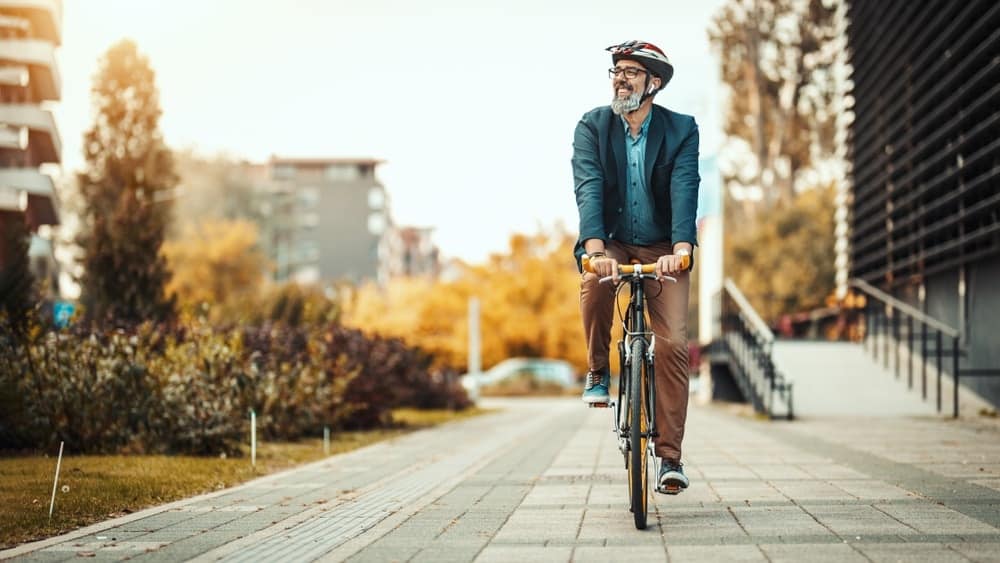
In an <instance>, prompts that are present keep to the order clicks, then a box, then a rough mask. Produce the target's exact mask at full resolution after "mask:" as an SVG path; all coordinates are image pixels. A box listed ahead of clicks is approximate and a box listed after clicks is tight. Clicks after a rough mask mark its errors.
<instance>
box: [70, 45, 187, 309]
mask: <svg viewBox="0 0 1000 563" xmlns="http://www.w3.org/2000/svg"><path fill="white" fill-rule="evenodd" d="M91 95H92V100H93V105H94V109H95V113H96V115H95V119H94V125H93V127H91V129H90V130H88V131H87V132H86V134H85V135H84V154H85V157H86V168H85V171H84V172H83V173H82V174H80V177H79V184H80V190H81V195H82V198H83V201H84V210H83V217H82V221H83V229H82V234H81V236H80V237H79V240H78V242H79V244H80V246H81V247H82V248H83V252H84V256H83V266H84V274H83V277H82V279H81V289H82V295H81V300H82V302H83V304H84V308H85V314H86V317H87V318H88V319H89V320H91V321H98V322H113V323H116V324H125V325H132V324H135V323H138V322H142V321H145V320H151V321H159V322H163V321H169V320H171V319H172V318H173V317H174V309H175V304H174V299H173V298H172V297H168V296H167V294H166V293H165V291H164V288H165V286H166V284H167V282H168V280H169V279H170V272H169V271H168V268H167V262H166V259H165V258H164V256H163V255H162V254H161V252H160V247H161V245H162V244H163V239H164V234H165V230H166V228H167V226H168V224H169V221H170V211H171V198H172V197H173V193H172V190H173V188H174V187H175V186H176V185H177V177H176V175H175V173H174V165H173V158H172V155H171V153H170V151H169V150H168V149H167V147H166V146H165V145H164V143H163V139H162V136H161V134H160V131H159V129H158V122H159V119H160V114H161V112H160V105H159V94H158V92H157V89H156V84H155V81H154V73H153V69H152V68H151V67H150V64H149V61H148V59H147V58H146V57H145V56H143V55H142V54H140V53H139V51H138V49H137V47H136V45H135V43H133V42H132V41H130V40H123V41H121V42H119V43H117V44H115V45H113V46H112V47H111V48H110V49H109V50H108V52H107V53H106V54H105V55H104V57H103V58H102V59H101V61H100V65H99V69H98V72H97V75H96V77H95V79H94V85H93V87H92V89H91Z"/></svg>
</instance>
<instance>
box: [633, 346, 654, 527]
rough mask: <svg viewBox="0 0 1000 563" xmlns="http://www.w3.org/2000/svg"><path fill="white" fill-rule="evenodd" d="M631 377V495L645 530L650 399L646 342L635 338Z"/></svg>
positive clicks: (638, 521) (637, 521)
mask: <svg viewBox="0 0 1000 563" xmlns="http://www.w3.org/2000/svg"><path fill="white" fill-rule="evenodd" d="M630 360H631V365H630V366H629V376H630V377H629V379H630V380H631V382H630V383H631V385H630V389H629V390H630V392H631V397H630V398H631V400H630V401H629V403H630V407H631V408H630V409H629V410H630V412H629V415H630V416H629V464H628V465H629V468H628V481H629V496H630V500H631V505H632V516H633V518H634V519H635V527H636V528H637V529H639V530H644V529H646V515H647V513H648V510H649V454H648V452H647V451H646V450H647V448H648V446H649V419H650V417H649V413H648V408H649V404H650V402H649V400H648V398H647V397H646V393H647V392H648V389H649V385H648V382H647V378H648V377H649V374H648V373H647V372H646V341H645V340H644V339H642V338H635V339H633V340H632V354H631V357H630Z"/></svg>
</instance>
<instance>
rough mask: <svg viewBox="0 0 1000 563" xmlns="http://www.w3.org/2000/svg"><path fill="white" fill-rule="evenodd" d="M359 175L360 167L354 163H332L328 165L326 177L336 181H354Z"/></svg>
mask: <svg viewBox="0 0 1000 563" xmlns="http://www.w3.org/2000/svg"><path fill="white" fill-rule="evenodd" d="M358 176H359V175H358V167H357V166H356V165H354V164H331V165H330V166H327V167H326V179H327V180H332V181H334V182H352V181H354V180H357V179H358Z"/></svg>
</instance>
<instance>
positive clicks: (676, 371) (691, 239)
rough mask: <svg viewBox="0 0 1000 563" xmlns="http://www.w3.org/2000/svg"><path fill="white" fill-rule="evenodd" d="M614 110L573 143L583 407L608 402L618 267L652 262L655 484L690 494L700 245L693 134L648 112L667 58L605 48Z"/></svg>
mask: <svg viewBox="0 0 1000 563" xmlns="http://www.w3.org/2000/svg"><path fill="white" fill-rule="evenodd" d="M608 51H611V58H612V62H613V64H614V67H613V68H611V69H609V76H610V77H611V81H612V88H613V98H612V102H611V105H609V106H602V107H598V108H596V109H593V110H591V111H589V112H587V113H586V114H584V116H583V117H582V118H581V119H580V122H579V123H578V124H577V127H576V132H575V134H574V138H573V161H572V163H573V179H574V186H575V192H576V202H577V207H578V209H579V212H580V238H579V240H578V241H577V245H576V249H575V254H576V257H577V263H578V265H579V264H580V259H581V257H582V256H583V255H584V254H587V255H589V257H590V265H591V267H592V270H593V272H592V273H591V272H587V273H584V274H583V279H582V281H581V285H580V309H581V312H582V316H583V327H584V333H585V337H586V339H587V345H588V362H589V370H590V371H589V372H588V374H587V381H586V387H585V390H584V392H583V400H584V401H585V402H587V403H592V404H593V403H604V404H606V403H608V402H609V401H610V396H609V388H610V386H611V372H610V367H609V366H610V362H609V353H610V346H611V324H612V321H613V318H614V305H615V291H614V287H612V286H609V285H606V284H599V283H598V282H599V280H600V278H602V277H607V276H612V277H613V279H614V281H615V282H617V281H618V275H619V270H618V264H619V263H622V264H628V263H629V261H631V260H638V261H639V262H642V263H655V264H656V269H655V274H656V276H657V278H660V277H661V276H666V275H670V276H673V277H675V278H676V279H677V283H664V284H662V286H661V284H659V283H657V282H656V281H652V280H650V281H647V282H645V283H646V291H645V293H646V296H647V297H646V300H647V303H648V309H647V310H648V313H649V319H650V321H651V325H652V332H653V334H655V339H656V346H655V348H656V354H655V356H654V370H653V371H654V373H655V384H656V385H655V387H656V395H657V396H656V398H655V399H656V401H655V402H656V406H655V420H656V427H657V429H658V435H657V436H656V437H655V440H654V451H655V454H656V456H657V457H659V458H660V461H661V465H660V473H659V476H658V483H659V484H660V488H661V489H662V490H665V491H680V490H682V489H684V488H686V487H687V486H688V478H687V477H686V476H685V475H684V470H683V467H682V466H681V442H682V440H683V438H684V423H685V421H686V419H687V402H688V349H687V313H688V289H689V286H690V275H689V270H688V271H685V270H684V268H683V267H682V261H684V260H685V258H684V257H685V256H688V257H689V258H687V259H686V260H690V259H691V254H692V251H693V248H694V245H695V244H696V242H697V239H696V228H695V216H696V213H697V204H698V183H699V181H700V178H699V175H698V126H697V124H696V123H695V120H694V118H693V117H691V116H689V115H683V114H679V113H675V112H673V111H670V110H668V109H666V108H664V107H662V106H659V105H655V104H653V97H654V96H655V95H656V94H657V93H658V92H660V91H661V90H662V89H663V88H664V87H665V86H666V85H667V83H668V82H670V79H671V77H672V76H673V72H674V69H673V66H672V65H671V64H670V61H669V60H668V58H667V56H666V55H665V54H664V53H663V51H662V50H661V49H660V48H658V47H656V46H655V45H653V44H651V43H646V42H642V41H629V42H626V43H622V44H620V45H615V46H612V47H609V48H608Z"/></svg>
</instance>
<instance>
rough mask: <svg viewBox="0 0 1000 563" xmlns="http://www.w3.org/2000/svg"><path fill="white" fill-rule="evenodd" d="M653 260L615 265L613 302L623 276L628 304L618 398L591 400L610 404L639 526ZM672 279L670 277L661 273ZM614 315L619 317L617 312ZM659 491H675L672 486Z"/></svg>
mask: <svg viewBox="0 0 1000 563" xmlns="http://www.w3.org/2000/svg"><path fill="white" fill-rule="evenodd" d="M582 264H583V269H584V271H587V272H590V273H593V268H591V266H590V257H589V256H587V255H586V254H585V255H584V256H583V260H582ZM690 266H691V258H690V257H689V256H684V257H683V258H682V259H681V268H682V269H684V270H687V269H688V268H689V267H690ZM655 267H656V265H655V264H638V263H632V264H628V265H625V264H619V265H618V274H619V277H620V278H621V280H622V281H620V282H619V284H618V286H617V288H616V290H615V296H616V299H615V302H616V303H617V301H618V300H617V295H618V292H619V291H621V288H622V287H624V285H625V284H624V283H623V282H624V281H625V280H628V286H629V292H630V297H629V306H628V310H627V312H626V313H625V315H624V317H623V318H622V324H623V328H624V331H623V332H624V337H623V338H622V339H621V340H619V341H618V357H619V363H620V369H619V372H618V373H619V377H618V400H617V402H615V401H609V402H607V403H591V404H590V407H592V408H611V410H612V417H613V424H614V427H613V430H612V431H613V432H614V433H615V435H616V436H617V438H618V449H619V450H620V451H621V452H622V455H623V456H624V458H625V470H626V472H627V473H628V495H629V510H630V511H631V512H632V516H633V518H634V520H635V527H636V528H637V529H639V530H644V529H645V528H646V518H647V515H648V511H649V502H648V501H649V464H648V462H649V458H650V457H653V456H654V453H653V448H652V442H651V440H652V438H655V437H656V436H657V432H656V408H655V401H656V378H655V377H654V373H655V372H654V369H653V358H654V356H655V353H656V335H654V334H653V332H652V331H650V330H647V329H646V314H645V304H646V302H645V300H646V297H645V287H644V284H643V280H646V279H653V280H655V279H656V276H655V275H653V272H654V271H655ZM612 279H613V277H612V276H608V277H605V278H601V279H600V283H605V282H608V281H610V280H612ZM662 279H667V280H670V281H673V282H674V283H676V282H677V278H674V277H672V276H661V280H662ZM619 317H621V314H620V311H619ZM664 492H669V493H677V492H679V488H678V489H676V490H667V491H664Z"/></svg>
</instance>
